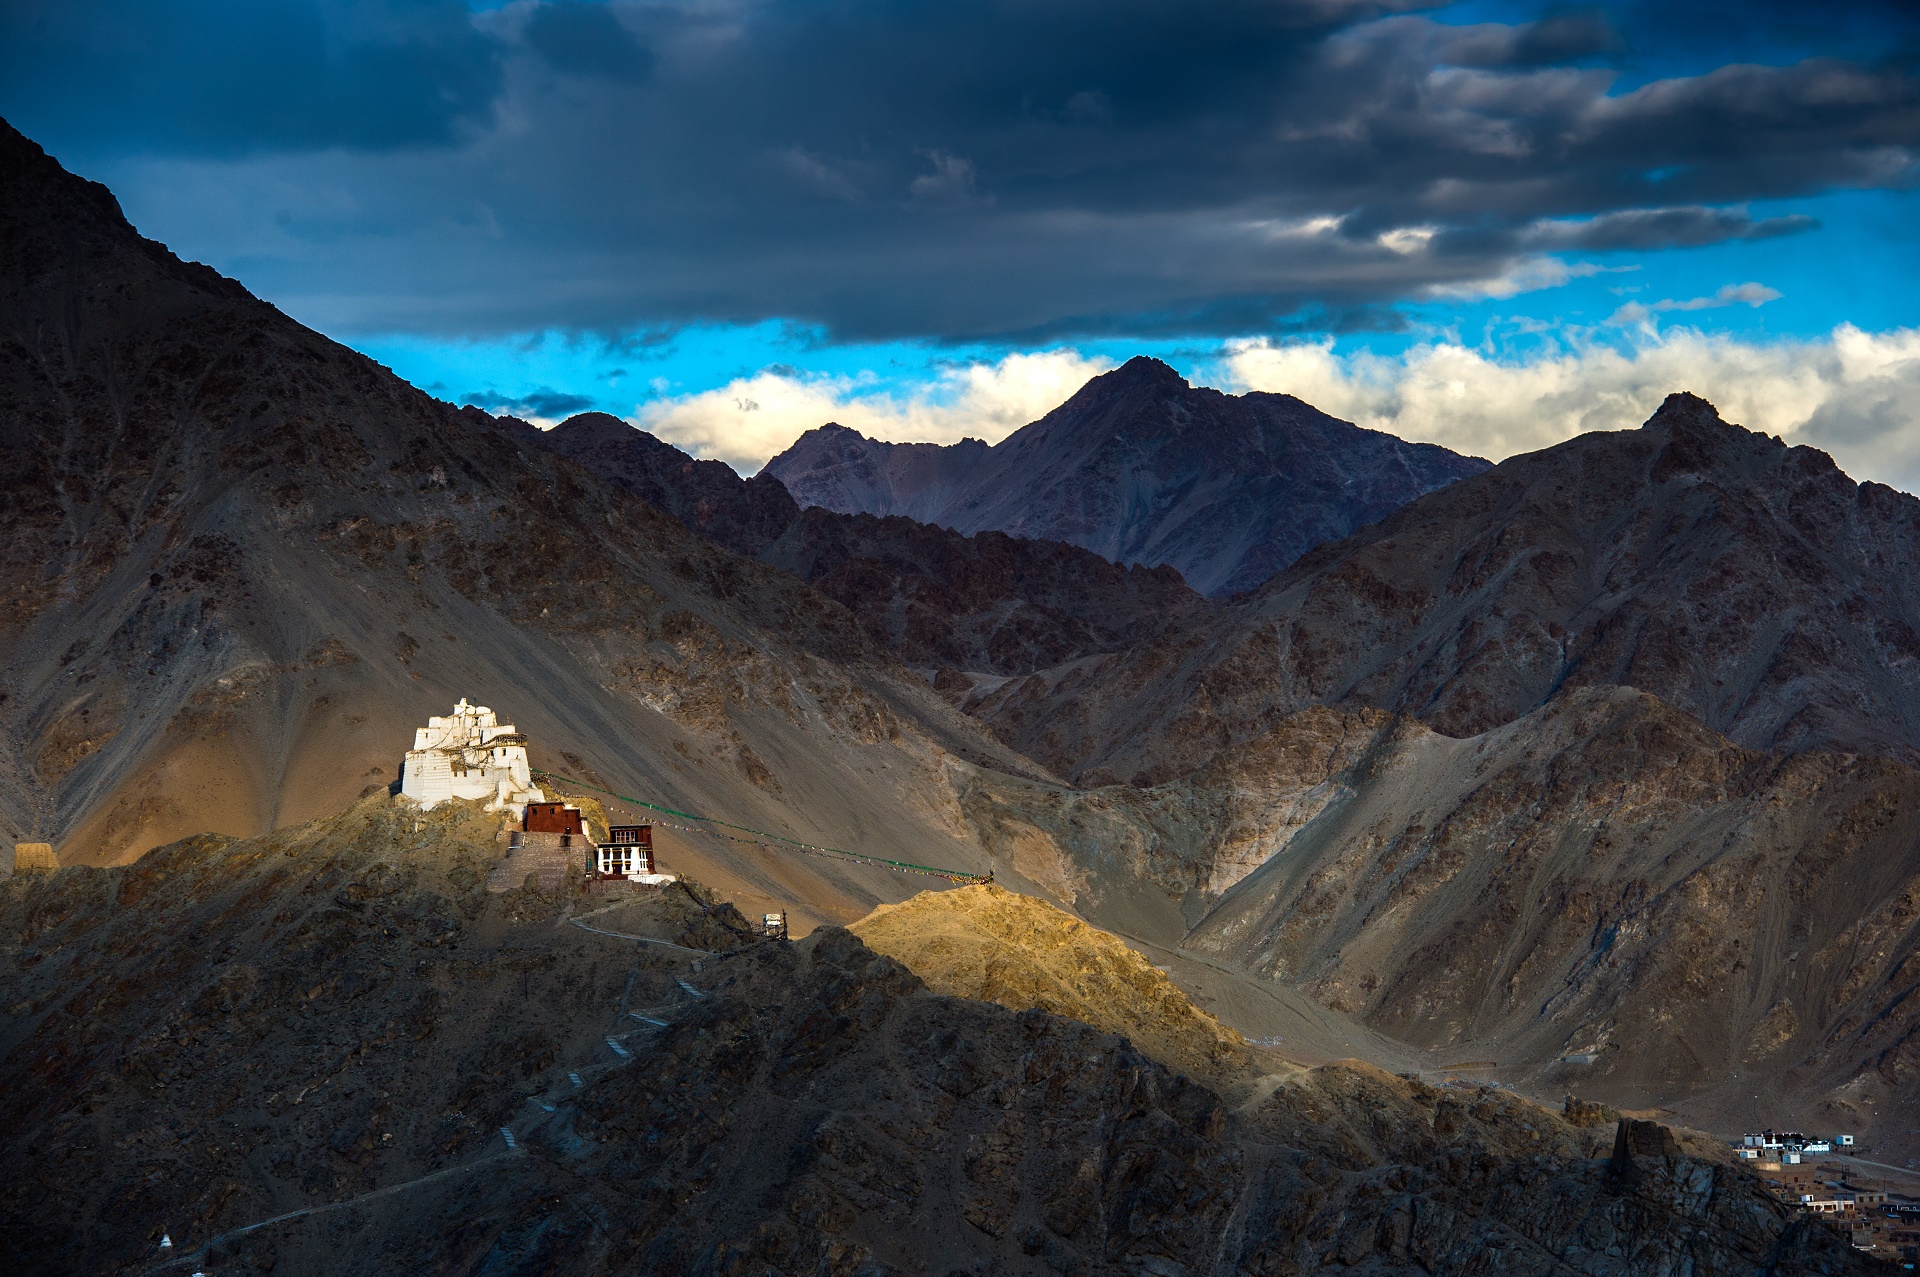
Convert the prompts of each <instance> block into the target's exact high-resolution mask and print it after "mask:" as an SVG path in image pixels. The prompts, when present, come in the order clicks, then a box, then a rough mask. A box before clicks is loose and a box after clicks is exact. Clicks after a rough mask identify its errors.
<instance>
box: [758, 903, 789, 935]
mask: <svg viewBox="0 0 1920 1277" xmlns="http://www.w3.org/2000/svg"><path fill="white" fill-rule="evenodd" d="M762 930H763V931H765V933H766V935H767V938H768V939H770V940H785V939H786V938H787V911H786V910H785V909H782V910H781V911H780V912H779V913H770V914H766V915H765V916H764V925H763V927H762Z"/></svg>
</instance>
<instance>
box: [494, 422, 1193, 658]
mask: <svg viewBox="0 0 1920 1277" xmlns="http://www.w3.org/2000/svg"><path fill="white" fill-rule="evenodd" d="M468 411H469V412H477V410H475V409H469V410H468ZM518 433H519V435H520V437H521V438H522V439H524V440H526V441H528V442H530V443H534V444H537V445H538V446H540V447H542V448H545V449H547V450H549V451H551V452H556V453H559V454H560V455H562V456H565V457H570V458H572V459H574V460H576V461H579V462H580V463H581V464H582V465H585V466H587V467H589V468H591V469H592V470H593V471H594V473H595V474H597V475H600V476H602V477H605V478H607V479H609V480H610V481H611V482H612V483H614V484H615V485H617V486H619V487H622V488H625V489H627V490H628V491H631V492H633V493H635V494H636V495H638V496H640V497H641V498H642V499H643V500H645V501H647V502H648V503H650V504H652V505H654V506H655V507H657V508H659V509H661V510H665V511H667V512H668V513H670V514H673V515H674V516H675V517H677V518H679V519H680V520H681V521H682V522H683V523H685V524H686V525H687V527H689V528H690V529H692V530H693V531H695V532H698V533H700V534H701V535H702V536H705V537H707V538H709V539H711V540H713V541H715V542H716V543H718V544H720V545H724V546H726V547H727V548H728V549H730V550H733V551H735V552H737V553H740V554H746V555H752V556H753V557H755V558H757V559H759V560H760V561H761V562H762V563H766V564H768V565H770V566H772V567H777V568H779V569H781V570H782V571H785V572H788V573H791V574H792V575H794V576H796V577H798V578H800V579H801V580H803V581H805V582H807V583H808V584H809V585H812V586H813V587H814V588H815V589H816V590H818V591H820V593H822V594H824V595H826V596H827V597H828V598H830V599H833V600H834V601H835V602H837V603H840V604H841V605H843V606H845V607H846V608H847V609H848V610H849V611H851V612H852V613H853V614H854V616H856V617H857V618H859V621H860V623H861V625H862V626H863V627H864V628H865V629H866V630H867V632H868V634H869V635H870V636H871V637H872V638H873V639H874V641H875V642H876V643H879V644H880V645H881V646H883V647H885V648H886V649H887V650H888V651H890V652H892V653H893V654H894V655H896V656H898V657H899V658H900V659H901V660H903V661H905V662H906V663H907V664H909V665H911V666H914V667H916V668H918V669H921V670H924V671H926V672H927V673H928V674H929V675H930V676H937V675H940V674H941V672H943V671H944V672H945V673H944V678H942V679H941V682H940V686H941V688H942V690H943V691H945V692H947V693H948V694H949V695H950V696H958V695H964V694H966V693H969V692H971V691H972V690H973V689H974V688H975V687H976V686H978V685H980V684H982V683H985V684H989V685H990V684H992V683H995V682H997V681H998V680H999V679H1000V678H1003V677H1006V676H1009V675H1019V674H1031V673H1033V672H1034V671H1035V670H1039V669H1045V668H1048V667H1051V666H1054V665H1059V664H1060V663H1062V662H1064V661H1070V660H1077V659H1080V658H1082V657H1086V656H1092V655H1096V654H1100V653H1107V652H1114V651H1118V650H1120V649H1122V648H1126V647H1131V646H1133V645H1135V644H1138V643H1142V642H1146V641H1148V640H1150V639H1153V638H1156V637H1159V636H1161V635H1164V634H1168V633H1172V632H1174V631H1176V630H1179V629H1181V628H1183V627H1186V626H1190V625H1191V624H1192V623H1193V622H1195V621H1196V620H1197V619H1198V618H1199V617H1201V616H1203V615H1206V614H1207V613H1209V612H1210V611H1211V608H1210V605H1209V604H1208V603H1207V601H1206V600H1205V599H1204V598H1202V597H1201V596H1200V595H1198V594H1196V593H1195V592H1194V591H1193V590H1191V589H1188V588H1187V586H1186V583H1185V582H1183V581H1182V580H1181V579H1180V574H1179V573H1177V572H1175V571H1174V570H1173V569H1171V568H1167V567H1161V568H1142V567H1139V566H1137V565H1136V566H1134V567H1131V568H1125V567H1119V566H1117V565H1115V564H1113V563H1110V562H1108V561H1107V560H1105V559H1103V558H1101V557H1100V556H1099V555H1097V554H1093V553H1091V552H1089V551H1087V550H1082V549H1080V548H1079V547H1077V546H1072V545H1068V544H1066V543H1064V542H1060V541H1036V540H1030V539H1027V538H1024V537H1010V536H1007V535H1006V534H1005V533H1001V532H982V533H979V534H977V535H974V536H967V535H964V534H962V533H958V532H955V531H953V530H951V529H949V528H941V527H935V526H933V525H931V524H927V523H921V522H917V521H915V520H912V519H907V518H901V517H888V518H878V517H875V516H873V515H867V514H838V513H835V512H833V511H830V510H826V509H823V508H821V507H819V506H813V507H809V508H808V509H806V510H802V509H801V508H800V506H799V505H798V504H797V503H796V502H795V501H794V500H793V498H792V497H791V496H789V495H788V493H787V490H786V488H785V487H784V486H782V485H781V483H780V481H779V480H778V479H775V478H773V477H771V476H770V475H767V474H765V473H762V474H759V475H756V476H754V477H753V478H751V479H741V478H740V477H739V476H738V475H736V474H735V473H734V472H733V470H732V468H731V467H729V466H728V465H726V464H725V463H724V462H719V461H696V460H695V459H693V458H692V457H689V456H688V455H687V454H685V453H683V452H681V451H680V450H679V449H678V448H675V447H673V446H672V445H671V444H667V443H663V442H661V441H660V440H658V439H656V438H654V437H653V436H652V435H650V434H648V433H647V432H645V431H644V430H638V429H635V428H634V427H632V426H629V425H627V424H626V423H625V422H623V421H621V420H620V419H619V418H617V417H613V416H609V415H608V414H606V413H583V414H581V415H579V416H577V417H570V418H568V419H567V420H565V421H563V422H561V423H560V424H559V425H558V426H556V427H554V428H553V429H552V430H550V431H539V430H535V429H533V428H532V427H530V426H526V427H519V428H518Z"/></svg>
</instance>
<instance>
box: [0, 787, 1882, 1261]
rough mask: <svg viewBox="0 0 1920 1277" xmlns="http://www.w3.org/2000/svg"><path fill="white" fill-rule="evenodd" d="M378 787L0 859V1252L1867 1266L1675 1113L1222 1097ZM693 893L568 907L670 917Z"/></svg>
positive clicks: (894, 970) (858, 957)
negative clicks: (504, 843) (1643, 1118)
mask: <svg viewBox="0 0 1920 1277" xmlns="http://www.w3.org/2000/svg"><path fill="white" fill-rule="evenodd" d="M395 812H396V809H394V808H392V807H391V806H390V805H389V804H388V803H387V801H386V800H384V799H380V798H376V799H372V800H369V801H368V802H366V803H363V804H361V805H360V806H358V807H356V808H355V809H353V810H352V811H350V812H349V813H347V814H346V815H344V816H342V817H339V818H337V819H336V820H333V821H328V822H320V823H318V824H315V825H310V826H305V827H302V828H299V829H295V830H288V831H282V832H281V833H279V834H275V835H272V836H271V837H268V838H262V839H255V840H249V841H245V842H234V841H228V840H224V839H202V840H191V841H189V842H188V843H183V844H179V845H176V846H174V847H172V848H168V849H164V850H163V851H161V852H158V853H155V854H154V855H152V856H150V857H148V858H147V859H146V860H143V861H142V862H141V863H140V864H139V865H137V866H134V867H132V868H130V869H112V870H92V869H79V868H69V869H63V870H61V871H59V872H57V873H55V874H52V875H44V876H42V875H36V876H33V877H31V878H26V879H18V880H14V881H11V882H8V883H5V884H0V997H4V1003H0V1005H4V1006H5V1007H6V1009H7V1020H6V1022H5V1029H4V1036H0V1131H4V1132H5V1135H4V1139H5V1145H4V1154H5V1156H6V1158H7V1165H8V1167H9V1174H8V1176H7V1177H6V1181H5V1184H4V1186H0V1269H4V1270H6V1271H12V1272H34V1273H68V1272H70V1273H140V1272H147V1271H153V1270H157V1271H166V1272H175V1271H177V1272H181V1273H185V1272H190V1271H193V1269H194V1268H199V1269H202V1270H204V1271H206V1272H209V1273H221V1274H237V1273H277V1274H308V1273H312V1274H321V1273H342V1272H352V1273H356V1274H377V1273H407V1274H421V1273H449V1274H451V1273H463V1274H464V1273H476V1274H479V1273H484V1274H488V1275H489V1277H502V1275H506V1274H535V1273H559V1272H565V1273H569V1274H595V1273H608V1274H613V1273H619V1274H642V1273H689V1274H716V1275H718V1274H728V1275H740V1277H745V1275H747V1274H752V1275H753V1277H763V1275H765V1274H773V1273H778V1274H788V1275H795V1277H797V1275H798V1274H803V1273H804V1274H845V1275H851V1274H879V1273H896V1272H897V1273H930V1274H938V1275H940V1277H945V1275H946V1274H950V1273H980V1274H986V1273H1034V1274H1042V1273H1063V1274H1064V1273H1084V1274H1095V1273H1115V1274H1122V1273H1124V1274H1155V1275H1164V1277H1171V1275H1175V1274H1194V1275H1196V1277H1197V1275H1198V1274H1213V1273H1220V1274H1226V1273H1247V1274H1305V1273H1321V1272H1353V1273H1370V1272H1381V1273H1385V1272H1407V1271H1416V1272H1417V1271H1425V1272H1430V1273H1436V1274H1438V1273H1450V1274H1451V1273H1458V1274H1468V1273H1491V1272H1499V1273H1542V1274H1545V1273H1569V1272H1579V1273H1595V1274H1602V1273H1604V1274H1616V1273H1617V1274H1636V1275H1637V1274H1661V1273H1674V1274H1679V1273H1687V1274H1692V1275H1695V1277H1708V1275H1711V1274H1721V1273H1725V1274H1733V1273H1739V1274H1743V1275H1745V1274H1753V1273H1780V1274H1785V1273H1836V1274H1837V1273H1850V1272H1865V1271H1871V1270H1872V1267H1873V1266H1872V1265H1871V1263H1870V1261H1866V1260H1863V1259H1860V1258H1858V1257H1856V1256H1855V1255H1854V1254H1853V1253H1852V1252H1851V1251H1850V1250H1849V1249H1848V1247H1847V1246H1846V1244H1845V1243H1844V1242H1843V1241H1842V1240H1841V1239H1840V1238H1839V1237H1838V1236H1837V1235H1836V1234H1832V1233H1830V1232H1827V1231H1826V1230H1825V1229H1823V1228H1821V1227H1819V1226H1818V1225H1815V1224H1813V1223H1812V1222H1811V1221H1806V1220H1798V1219H1795V1218H1793V1217H1792V1216H1790V1215H1789V1214H1788V1212H1786V1211H1785V1209H1784V1208H1783V1207H1781V1206H1779V1205H1777V1204H1776V1203H1774V1202H1772V1201H1771V1200H1769V1199H1768V1198H1766V1197H1765V1196H1764V1194H1763V1193H1762V1192H1761V1190H1760V1188H1759V1185H1758V1184H1757V1182H1756V1181H1755V1180H1754V1179H1753V1178H1752V1176H1751V1175H1749V1174H1748V1173H1746V1172H1745V1171H1743V1170H1742V1169H1740V1168H1739V1167H1737V1166H1735V1165H1732V1164H1730V1163H1728V1162H1726V1161H1724V1160H1719V1155H1718V1154H1717V1153H1716V1151H1715V1150H1712V1149H1711V1148H1709V1147H1707V1146H1704V1145H1695V1144H1693V1143H1691V1142H1690V1141H1689V1140H1688V1139H1687V1138H1685V1137H1677V1138H1676V1137H1673V1136H1671V1135H1669V1136H1668V1137H1666V1139H1665V1140H1664V1141H1663V1140H1660V1139H1653V1138H1649V1137H1647V1136H1646V1134H1645V1133H1630V1135H1629V1138H1628V1139H1627V1140H1626V1143H1625V1152H1624V1153H1616V1149H1615V1142H1616V1141H1615V1132H1614V1131H1613V1130H1611V1129H1609V1128H1607V1127H1604V1126H1575V1125H1571V1124H1569V1123H1567V1122H1566V1121H1564V1120H1562V1118H1561V1117H1560V1116H1559V1115H1557V1114H1554V1113H1550V1112H1548V1111H1546V1110H1544V1109H1541V1108H1538V1107H1536V1106H1533V1105H1531V1104H1528V1103H1526V1102H1525V1101H1523V1100H1520V1099H1519V1098H1517V1097H1515V1096H1513V1095H1511V1094H1509V1093H1506V1092H1501V1091H1493V1090H1480V1091H1464V1092H1463V1091H1456V1090H1445V1091H1443V1090H1436V1089H1433V1088H1430V1087H1425V1086H1422V1085H1419V1084H1417V1083H1413V1082H1408V1081H1404V1080H1402V1079H1399V1078H1395V1077H1391V1076H1388V1075H1386V1074H1383V1073H1380V1072H1378V1071H1376V1070H1373V1069H1371V1068H1369V1067H1367V1066H1365V1065H1359V1064H1351V1065H1334V1066H1329V1067H1327V1068H1323V1069H1318V1070H1314V1071H1312V1072H1308V1073H1289V1074H1285V1075H1284V1076H1280V1075H1276V1076H1275V1077H1274V1078H1273V1079H1271V1081H1270V1085H1269V1086H1258V1085H1256V1086H1254V1087H1253V1088H1252V1089H1251V1090H1248V1091H1245V1092H1244V1093H1237V1094H1236V1095H1235V1097H1234V1098H1233V1100H1232V1101H1229V1100H1225V1099H1222V1098H1221V1096H1220V1095H1218V1094H1216V1093H1215V1092H1214V1091H1212V1090H1209V1089H1207V1088H1206V1087H1204V1086H1202V1085H1200V1084H1199V1083H1197V1082H1195V1081H1192V1080H1189V1079H1188V1078H1185V1077H1182V1076H1180V1075H1178V1074H1176V1073H1173V1072H1170V1071H1168V1070H1167V1069H1165V1068H1163V1067H1162V1066H1160V1065H1158V1064H1155V1063H1153V1062H1152V1061H1150V1060H1148V1059H1146V1058H1145V1057H1143V1056H1141V1055H1140V1054H1138V1053H1137V1052H1136V1051H1135V1050H1134V1049H1133V1048H1132V1047H1131V1046H1130V1045H1129V1044H1128V1043H1127V1042H1126V1040H1125V1039H1122V1038H1118V1037H1115V1036H1112V1035H1110V1034H1103V1033H1101V1032H1099V1031H1098V1030H1096V1029H1093V1028H1091V1027H1089V1026H1087V1025H1083V1024H1080V1023H1077V1022H1075V1021H1072V1020H1067V1019H1063V1018H1060V1017H1058V1016H1055V1015H1052V1014H1049V1013H1047V1012H1044V1011H1038V1010H1034V1011H1027V1012H1021V1013H1014V1012H1011V1011H1008V1010H1006V1009H1004V1008H1001V1007H998V1006H995V1005H992V1004H988V1003H980V1002H971V1001H966V1000H963V999H957V998H946V997H940V996H937V995H934V994H932V993H929V992H928V991H927V990H926V988H925V987H924V986H923V985H922V984H921V983H920V981H919V980H918V979H917V978H916V977H915V976H913V975H912V974H911V973H910V972H909V971H907V970H906V969H905V968H904V967H902V966H900V965H899V964H897V963H895V962H893V961H892V960H890V959H887V958H884V957H881V956H879V955H876V954H874V953H872V952H871V951H869V950H868V949H867V948H866V947H865V946H863V945H862V944H861V943H860V942H859V940H858V939H857V938H855V937H854V936H853V935H851V934H850V933H848V932H845V931H842V930H838V929H827V930H824V931H821V932H818V933H816V934H815V935H814V936H812V937H810V938H808V939H807V940H805V941H802V942H799V943H797V944H785V943H780V942H765V943H761V944H758V945H754V946H751V947H749V948H747V949H745V950H744V951H742V952H739V953H737V954H734V955H733V956H731V957H727V958H724V959H716V958H706V959H699V958H697V956H696V955H694V954H690V953H687V952H685V951H682V950H676V949H670V948H667V947H664V946H658V945H640V944H636V943H635V942H633V941H631V940H621V939H617V938H614V937H611V936H607V935H604V934H600V933H597V932H589V931H586V930H584V929H582V928H578V927H573V926H571V925H567V923H566V921H565V920H564V918H563V916H562V915H563V913H564V912H565V911H567V910H569V909H576V908H579V907H582V904H583V902H582V901H580V900H578V899H569V898H568V897H566V896H565V895H564V893H563V894H556V895H542V894H541V893H537V892H527V891H517V892H509V893H505V894H503V895H499V896H489V895H488V894H487V893H486V892H485V891H484V890H483V889H482V888H481V887H480V878H481V874H482V873H483V871H484V869H485V866H486V864H487V862H488V860H489V858H490V857H492V856H493V855H495V854H497V849H496V848H495V846H494V844H493V843H492V840H491V837H490V833H491V830H490V827H489V822H488V821H487V820H486V819H484V818H482V817H479V816H478V815H477V814H476V813H471V812H463V811H461V810H458V809H453V810H447V811H444V812H439V813H435V814H434V815H432V816H430V817H429V818H427V819H426V820H425V821H423V822H421V826H420V828H418V829H415V828H413V826H412V821H411V818H410V817H407V818H400V817H398V816H396V814H395ZM701 905H702V902H701V901H698V900H692V901H691V903H689V898H684V897H683V896H682V895H672V894H663V895H658V896H654V897H649V898H646V899H641V900H637V901H636V902H635V903H633V904H630V905H627V904H623V905H621V906H620V910H621V911H624V912H621V911H616V912H612V913H608V914H603V915H599V916H597V917H596V919H595V920H594V924H593V925H595V926H598V927H601V928H602V930H603V931H604V930H616V931H624V932H628V933H630V934H640V935H654V936H657V937H659V938H663V939H672V938H674V937H676V936H680V937H684V936H685V935H687V934H688V931H687V928H689V927H693V926H695V925H697V923H698V920H699V919H701V918H703V917H705V915H704V914H702V913H701V912H700V910H701ZM594 907H598V904H597V902H596V904H595V906H594ZM695 961H700V963H701V965H700V967H699V969H697V970H696V969H695V968H694V965H693V964H694V962H695ZM502 1128H505V1131H506V1132H507V1133H508V1134H511V1135H512V1136H513V1141H512V1144H511V1146H509V1144H508V1142H507V1140H506V1138H505V1136H504V1135H503V1134H502ZM1623 1161H1624V1165H1623ZM442 1172H444V1173H442ZM340 1203H348V1204H346V1205H338V1204H340ZM310 1207H332V1208H331V1209H325V1210H319V1211H315V1212H313V1213H308V1214H302V1215H297V1216H294V1217H292V1218H287V1219H283V1220H281V1221H280V1222H277V1223H269V1224H266V1225H265V1226H263V1227H258V1228H253V1229H251V1230H250V1231H241V1230H243V1229H245V1228H246V1227H247V1226H249V1225H252V1224H255V1223H258V1222H260V1221H265V1220H270V1219H273V1218H274V1217H276V1216H281V1215H285V1214H287V1213H289V1212H294V1211H300V1210H304V1209H307V1208H310ZM163 1230H164V1231H167V1232H169V1233H170V1234H171V1236H172V1238H173V1240H174V1242H175V1243H176V1245H175V1247H174V1248H173V1249H172V1250H170V1251H168V1252H165V1253H162V1252H160V1251H159V1250H157V1249H156V1248H157V1244H158V1242H159V1239H160V1235H161V1233H162V1231H163ZM176 1257H177V1260H178V1261H184V1262H176ZM163 1264H170V1265H171V1266H170V1267H165V1268H159V1267H158V1266H159V1265H163ZM188 1265H191V1267H189V1266H188Z"/></svg>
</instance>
